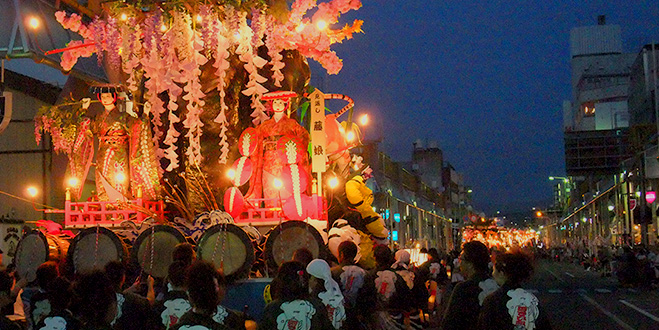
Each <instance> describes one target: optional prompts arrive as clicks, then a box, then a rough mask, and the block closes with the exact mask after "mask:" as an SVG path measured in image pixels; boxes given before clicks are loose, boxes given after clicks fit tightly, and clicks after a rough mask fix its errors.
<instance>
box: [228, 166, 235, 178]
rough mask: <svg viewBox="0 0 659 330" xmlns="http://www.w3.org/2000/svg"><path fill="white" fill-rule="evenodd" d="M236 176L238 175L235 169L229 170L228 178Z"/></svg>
mask: <svg viewBox="0 0 659 330" xmlns="http://www.w3.org/2000/svg"><path fill="white" fill-rule="evenodd" d="M235 177H236V171H234V170H233V169H230V170H228V171H227V178H229V179H231V180H233V178H235Z"/></svg>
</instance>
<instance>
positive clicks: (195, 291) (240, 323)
mask: <svg viewBox="0 0 659 330" xmlns="http://www.w3.org/2000/svg"><path fill="white" fill-rule="evenodd" d="M226 285H227V282H226V279H225V278H224V275H223V274H222V273H221V272H220V271H218V270H217V269H215V267H214V266H213V264H212V263H210V262H207V261H203V260H198V261H195V262H194V263H193V264H192V265H191V266H190V267H188V269H187V272H186V280H185V287H186V288H187V291H188V297H189V299H190V304H191V305H192V309H191V310H189V311H188V312H186V313H185V314H183V316H181V318H180V319H179V320H178V323H176V325H175V326H173V327H172V328H171V329H174V330H186V329H199V330H205V329H209V330H224V329H236V330H243V329H245V317H244V315H242V314H241V313H238V312H235V311H233V310H230V309H228V308H226V307H224V306H222V300H224V296H225V294H226V289H227V288H226Z"/></svg>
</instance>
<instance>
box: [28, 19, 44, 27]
mask: <svg viewBox="0 0 659 330" xmlns="http://www.w3.org/2000/svg"><path fill="white" fill-rule="evenodd" d="M28 23H29V24H30V27H31V28H33V29H37V28H39V25H41V22H40V21H39V19H38V18H36V17H34V16H33V17H30V20H29V22H28Z"/></svg>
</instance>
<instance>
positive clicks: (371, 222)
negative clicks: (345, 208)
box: [345, 167, 389, 241]
mask: <svg viewBox="0 0 659 330" xmlns="http://www.w3.org/2000/svg"><path fill="white" fill-rule="evenodd" d="M372 172H373V170H372V169H371V168H370V167H366V169H364V170H363V171H362V172H361V174H360V175H355V176H354V177H352V178H351V179H350V180H348V181H347V182H346V184H345V188H346V197H347V198H348V202H349V203H350V207H352V208H354V209H355V210H357V212H359V214H360V215H361V218H362V221H361V223H360V224H359V225H358V227H362V226H364V227H365V228H366V230H367V231H368V233H369V234H371V235H372V236H373V237H374V238H375V239H376V240H378V241H386V240H387V237H388V236H389V231H388V230H387V228H386V227H385V225H384V220H382V217H380V215H379V214H378V213H376V212H375V211H373V206H372V204H373V191H372V190H371V189H369V188H368V187H367V186H366V180H368V179H369V178H370V177H371V173H372ZM357 229H360V228H357Z"/></svg>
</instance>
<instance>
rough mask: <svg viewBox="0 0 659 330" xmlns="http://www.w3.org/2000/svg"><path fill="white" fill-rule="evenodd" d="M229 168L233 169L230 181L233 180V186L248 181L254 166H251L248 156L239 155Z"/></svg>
mask: <svg viewBox="0 0 659 330" xmlns="http://www.w3.org/2000/svg"><path fill="white" fill-rule="evenodd" d="M231 170H232V171H233V172H231V173H232V175H233V177H232V178H231V182H233V185H234V186H236V187H239V186H242V185H244V184H245V183H247V181H249V178H250V177H251V176H252V172H253V171H254V166H252V161H251V160H250V159H249V158H247V157H240V158H238V159H236V161H235V162H234V163H233V166H231Z"/></svg>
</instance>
